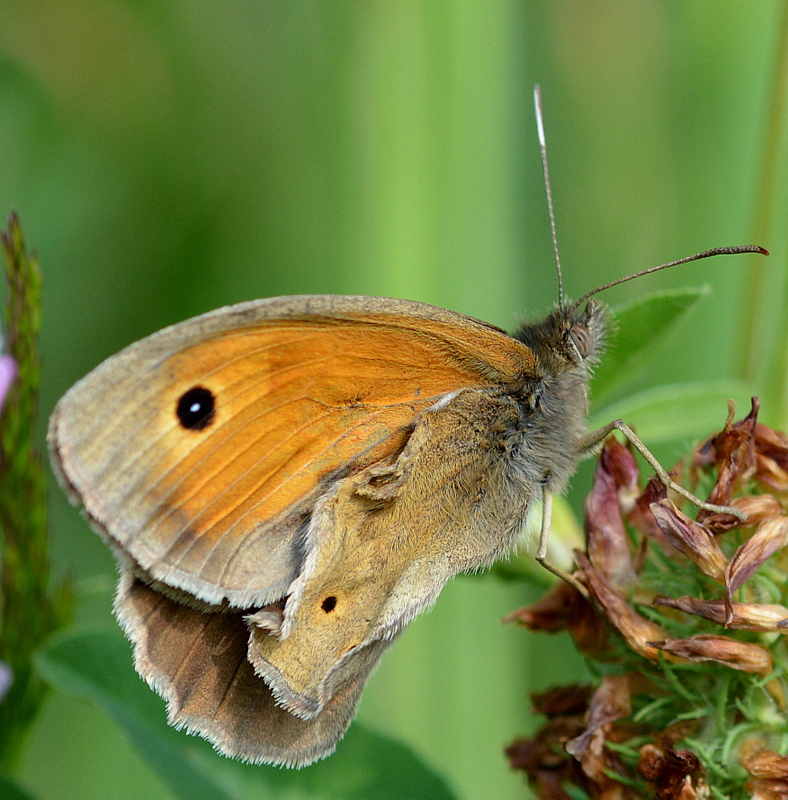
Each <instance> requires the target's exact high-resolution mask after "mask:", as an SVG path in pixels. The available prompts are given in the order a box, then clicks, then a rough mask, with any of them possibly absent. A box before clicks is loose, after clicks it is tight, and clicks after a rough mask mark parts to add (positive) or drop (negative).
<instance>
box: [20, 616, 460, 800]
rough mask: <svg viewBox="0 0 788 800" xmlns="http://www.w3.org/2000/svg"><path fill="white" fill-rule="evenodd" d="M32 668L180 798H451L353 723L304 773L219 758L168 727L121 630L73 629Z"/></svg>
mask: <svg viewBox="0 0 788 800" xmlns="http://www.w3.org/2000/svg"><path fill="white" fill-rule="evenodd" d="M36 664H37V666H38V668H39V670H40V671H41V673H42V675H43V676H44V677H45V678H46V680H48V681H49V682H50V683H52V684H54V685H55V686H56V687H57V688H59V689H62V690H63V691H66V692H70V693H74V694H79V695H82V696H84V697H86V698H88V699H89V700H91V701H92V702H93V703H95V704H96V705H97V706H99V707H100V708H102V709H103V710H104V711H106V712H107V713H108V714H109V715H110V716H111V717H112V718H113V719H114V720H115V721H116V722H117V723H118V725H120V726H121V728H123V730H124V731H125V732H126V734H127V735H128V737H129V739H130V740H131V742H132V744H133V745H134V747H135V748H136V749H137V750H138V752H139V753H140V755H141V756H142V758H143V759H144V760H145V761H146V762H147V763H148V764H149V766H150V767H151V768H152V769H153V770H154V771H155V772H157V773H158V774H159V775H160V776H161V778H162V779H163V780H164V782H165V783H166V785H167V786H168V787H169V789H170V791H171V792H172V793H173V795H174V796H175V797H176V798H183V799H184V800H187V799H188V800H242V799H244V800H245V799H246V798H277V800H281V798H292V799H293V800H295V798H298V800H406V799H407V800H418V799H419V798H424V800H452V798H454V797H455V796H454V794H453V793H452V792H451V790H450V789H449V788H448V786H447V785H446V784H445V782H444V781H443V780H442V779H441V778H440V777H438V776H437V775H436V774H435V773H434V772H432V771H431V770H430V769H429V768H428V767H427V766H426V765H425V764H424V763H423V762H422V761H420V760H419V758H418V757H417V756H416V755H415V754H414V753H413V752H411V751H410V750H409V749H408V748H407V747H405V746H404V745H402V744H400V743H398V742H396V741H393V740H391V739H388V738H386V737H384V736H380V735H378V734H376V733H373V732H372V731H369V730H367V729H365V728H364V727H363V726H361V725H359V724H358V723H354V724H353V725H352V726H351V729H350V731H349V732H348V735H347V736H346V737H345V739H344V740H343V741H342V742H340V744H339V747H338V749H337V752H336V754H335V755H333V756H331V757H330V758H328V759H327V760H325V761H321V762H319V763H317V764H314V765H312V766H310V767H307V768H305V769H302V770H298V771H295V770H284V769H280V768H276V767H267V766H254V765H250V764H243V763H240V762H238V761H233V760H231V759H227V758H224V757H223V756H220V755H218V754H217V753H216V752H214V750H213V749H212V748H211V746H210V744H208V742H206V741H204V740H202V739H200V738H198V737H196V736H189V735H187V734H185V733H183V732H180V731H176V730H175V729H173V728H171V727H170V726H169V725H167V723H166V713H165V709H164V703H163V701H162V700H160V698H159V697H158V696H156V695H155V694H154V693H153V692H152V691H151V690H150V689H149V688H148V687H147V686H146V685H145V684H144V682H143V681H142V679H141V678H139V677H138V676H137V675H136V673H135V672H134V669H133V667H132V658H131V648H130V646H129V644H128V643H127V642H126V641H125V639H124V638H123V637H122V635H121V633H120V631H119V630H116V629H114V628H109V629H105V628H100V629H95V628H94V629H90V630H85V629H83V630H81V631H79V630H74V631H70V632H67V633H65V634H61V635H59V636H57V637H54V638H53V639H52V640H51V641H50V642H49V644H48V645H47V646H46V647H45V648H44V649H43V650H42V651H41V652H40V653H39V654H38V657H37V659H36Z"/></svg>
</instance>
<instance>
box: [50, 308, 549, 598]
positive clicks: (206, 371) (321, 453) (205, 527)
mask: <svg viewBox="0 0 788 800" xmlns="http://www.w3.org/2000/svg"><path fill="white" fill-rule="evenodd" d="M533 367H534V363H533V355H532V353H531V351H530V350H529V349H528V348H527V347H526V346H525V345H523V344H521V343H520V342H518V341H516V340H515V339H512V338H511V337H509V336H508V335H506V334H505V333H504V332H503V331H500V330H499V329H497V328H494V327H492V326H490V325H487V324H486V323H483V322H479V321H477V320H474V319H471V318H469V317H465V316H462V315H460V314H455V313H453V312H449V311H445V310H443V309H439V308H435V307H433V306H427V305H424V304H421V303H414V302H410V301H404V300H385V299H381V298H369V297H335V296H300V297H289V298H287V297H286V298H274V299H271V300H259V301H254V302H251V303H244V304H240V305H237V306H232V307H228V308H223V309H219V310H217V311H214V312H210V313H209V314H205V315H203V316H201V317H197V318H195V319H192V320H188V321H186V322H183V323H181V324H179V325H175V326H173V327H171V328H167V329H165V330H164V331H161V332H160V333H157V334H154V335H153V336H150V337H148V338H147V339H144V340H142V341H141V342H138V343H137V344H134V345H132V346H131V347H129V348H127V349H126V350H124V351H123V352H121V353H119V354H118V355H116V356H114V357H113V358H110V359H108V360H107V361H105V362H104V363H103V364H101V365H100V366H99V367H97V368H96V369H95V370H94V371H93V372H92V373H90V374H89V375H88V376H87V377H86V378H84V379H83V380H82V381H80V382H79V383H78V384H77V385H76V386H75V387H74V388H73V389H71V391H69V392H68V393H67V394H66V395H65V397H64V398H63V399H62V400H61V402H60V403H59V405H58V407H57V409H56V411H55V413H54V414H53V417H52V421H51V425H50V443H51V449H52V452H53V456H54V459H53V460H54V462H55V463H56V464H57V465H58V468H59V471H60V472H61V477H62V480H63V482H64V485H66V487H67V488H68V489H69V490H70V491H71V494H72V496H73V495H76V497H77V499H79V501H80V502H82V504H83V505H84V507H85V512H86V514H87V516H88V518H89V519H90V520H91V522H92V523H93V524H94V526H95V527H96V528H97V529H98V530H99V532H100V533H101V534H102V535H103V536H104V537H105V538H107V540H108V541H109V542H110V543H111V544H113V546H114V547H115V549H116V550H117V551H119V552H120V553H123V554H126V555H127V556H130V557H131V559H133V561H134V562H135V563H136V564H138V565H139V567H141V568H142V570H144V571H145V572H147V573H148V574H149V575H150V576H151V577H152V578H154V579H155V580H157V581H161V582H163V583H165V584H167V585H169V586H171V587H175V588H177V589H183V590H185V591H187V592H189V593H190V594H193V595H194V596H196V597H198V598H199V599H201V600H204V601H206V602H208V603H212V604H218V603H221V602H224V601H226V602H229V603H230V604H231V605H238V606H244V607H248V606H250V605H262V604H265V603H267V602H271V601H273V600H276V599H278V598H280V597H282V596H283V594H284V593H285V590H286V589H287V587H288V586H289V585H290V583H291V581H292V580H293V579H294V578H295V577H296V575H297V574H298V573H299V571H300V567H301V563H302V561H303V552H302V549H303V531H304V530H305V525H306V524H307V523H308V520H309V515H310V514H311V512H312V510H313V509H314V507H315V503H317V502H318V500H319V498H320V497H321V495H322V494H324V492H325V491H326V489H327V487H328V486H329V485H330V484H331V482H332V481H334V480H336V479H337V478H339V477H342V476H344V475H347V474H349V473H351V472H356V471H358V470H360V469H363V468H364V467H367V466H369V465H371V464H374V463H377V462H380V461H382V460H384V459H387V458H390V457H392V456H394V455H396V454H397V453H398V452H400V451H401V449H402V448H403V447H404V445H405V443H406V442H407V439H408V436H409V434H410V431H411V429H412V426H413V423H414V421H415V420H416V418H417V417H418V415H419V414H420V413H422V412H423V411H424V410H426V409H427V408H429V407H430V406H432V405H433V404H434V403H436V402H437V401H438V400H439V399H440V398H441V397H442V396H443V395H445V394H447V393H449V392H454V391H457V390H459V389H461V388H464V387H485V386H490V387H492V386H495V385H500V384H505V383H508V382H511V381H512V380H514V379H515V378H516V377H518V376H522V375H524V374H526V375H527V374H530V373H532V371H533ZM197 386H199V387H202V388H204V389H207V390H208V391H210V392H211V394H212V395H213V397H214V399H215V412H214V416H213V419H212V421H211V424H209V425H208V426H207V427H205V428H203V429H196V430H192V429H188V428H185V427H184V426H183V425H182V424H181V423H180V422H179V419H178V415H177V413H176V408H177V406H178V401H179V399H180V398H181V397H182V396H183V395H184V394H185V393H186V392H187V391H188V390H189V389H192V388H194V387H197Z"/></svg>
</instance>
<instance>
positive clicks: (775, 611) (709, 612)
mask: <svg viewBox="0 0 788 800" xmlns="http://www.w3.org/2000/svg"><path fill="white" fill-rule="evenodd" d="M652 602H653V605H654V606H665V607H667V608H676V609H678V610H679V611H683V612H684V613H685V614H694V615H695V616H697V617H703V618H704V619H709V620H711V621H712V622H716V623H718V624H719V625H726V626H727V627H729V628H735V629H737V630H743V631H778V632H780V633H784V632H788V608H786V607H785V606H780V605H774V604H763V603H733V604H732V605H731V607H730V609H728V608H727V607H726V604H725V602H724V601H722V600H699V599H698V598H696V597H688V596H684V597H678V598H673V597H662V596H661V595H657V597H655V598H654V600H653V601H652ZM729 612H732V615H731V616H730V619H728V613H729Z"/></svg>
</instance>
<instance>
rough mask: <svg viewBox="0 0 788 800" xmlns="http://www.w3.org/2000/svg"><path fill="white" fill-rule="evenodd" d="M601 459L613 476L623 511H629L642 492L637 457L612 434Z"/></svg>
mask: <svg viewBox="0 0 788 800" xmlns="http://www.w3.org/2000/svg"><path fill="white" fill-rule="evenodd" d="M600 461H601V463H602V464H603V465H604V467H605V470H606V471H607V472H608V473H609V474H610V475H611V476H612V477H613V481H614V483H615V485H616V493H617V494H618V503H619V505H620V506H621V509H622V511H624V513H626V512H628V511H629V509H630V508H632V505H633V504H634V502H635V500H636V499H637V496H638V495H639V494H640V470H639V469H638V465H637V462H636V461H635V457H634V456H633V455H632V452H631V450H630V449H629V448H628V447H626V446H625V445H623V444H621V442H619V441H618V439H616V438H615V437H614V436H611V437H610V438H609V439H608V440H607V441H606V442H605V447H604V449H603V450H602V453H601V455H600Z"/></svg>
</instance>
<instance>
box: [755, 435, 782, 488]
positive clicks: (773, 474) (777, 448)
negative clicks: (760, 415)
mask: <svg viewBox="0 0 788 800" xmlns="http://www.w3.org/2000/svg"><path fill="white" fill-rule="evenodd" d="M755 450H756V454H757V456H756V471H755V479H756V480H757V481H758V482H759V483H760V484H762V485H763V486H766V487H768V488H769V489H771V490H772V491H775V492H780V493H784V492H788V435H786V434H785V433H782V432H781V431H775V430H772V429H771V428H767V427H766V426H765V425H756V426H755Z"/></svg>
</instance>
